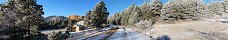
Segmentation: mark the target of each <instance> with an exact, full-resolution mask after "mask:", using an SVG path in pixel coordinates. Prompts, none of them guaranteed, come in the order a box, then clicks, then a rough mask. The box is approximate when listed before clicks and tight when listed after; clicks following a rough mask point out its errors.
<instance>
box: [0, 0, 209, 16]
mask: <svg viewBox="0 0 228 40" xmlns="http://www.w3.org/2000/svg"><path fill="white" fill-rule="evenodd" d="M99 1H100V0H65V1H63V0H37V3H38V4H40V5H43V8H44V10H43V11H44V13H45V14H44V17H47V16H51V15H57V16H66V17H67V16H69V15H85V14H86V12H87V11H88V10H92V9H93V7H94V6H95V5H96V4H97V3H98V2H99ZM103 1H104V2H105V3H106V7H107V8H108V11H109V12H110V16H111V15H113V14H115V13H117V12H121V11H123V10H124V9H126V8H127V7H128V6H130V5H131V4H132V3H134V4H136V5H141V4H142V3H143V2H144V0H103ZM161 1H162V2H163V3H166V2H167V1H168V0H161ZM208 1H209V0H208ZM208 1H207V2H208ZM4 2H6V0H0V3H4Z"/></svg>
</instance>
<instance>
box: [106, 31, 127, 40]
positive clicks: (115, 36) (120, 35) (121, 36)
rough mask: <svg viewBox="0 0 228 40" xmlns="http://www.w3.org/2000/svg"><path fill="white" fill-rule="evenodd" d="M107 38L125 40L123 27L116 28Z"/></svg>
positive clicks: (125, 35)
mask: <svg viewBox="0 0 228 40" xmlns="http://www.w3.org/2000/svg"><path fill="white" fill-rule="evenodd" d="M108 39H109V40H126V39H127V34H126V32H125V30H124V29H118V30H117V31H116V32H115V33H114V34H113V35H112V36H110V37H109V38H108Z"/></svg>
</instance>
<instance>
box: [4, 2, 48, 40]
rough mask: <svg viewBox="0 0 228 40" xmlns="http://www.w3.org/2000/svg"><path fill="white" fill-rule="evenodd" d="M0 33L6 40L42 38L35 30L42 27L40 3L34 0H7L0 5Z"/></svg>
mask: <svg viewBox="0 0 228 40" xmlns="http://www.w3.org/2000/svg"><path fill="white" fill-rule="evenodd" d="M0 10H1V11H0V14H1V15H2V16H0V17H1V18H0V26H1V28H0V31H1V32H0V35H4V36H8V38H0V39H3V40H4V39H6V40H18V39H21V40H33V39H38V40H39V39H43V38H46V37H42V34H41V33H40V32H39V31H37V30H38V28H39V27H42V25H43V24H44V20H43V17H42V15H43V14H44V12H43V11H42V10H43V8H42V5H38V4H36V0H8V2H7V3H5V4H3V5H1V6H0Z"/></svg>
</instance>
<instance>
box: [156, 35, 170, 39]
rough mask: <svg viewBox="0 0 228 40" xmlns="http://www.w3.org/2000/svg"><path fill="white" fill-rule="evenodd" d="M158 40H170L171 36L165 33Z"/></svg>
mask: <svg viewBox="0 0 228 40" xmlns="http://www.w3.org/2000/svg"><path fill="white" fill-rule="evenodd" d="M157 40H170V38H169V37H168V36H167V35H163V36H161V37H158V39H157Z"/></svg>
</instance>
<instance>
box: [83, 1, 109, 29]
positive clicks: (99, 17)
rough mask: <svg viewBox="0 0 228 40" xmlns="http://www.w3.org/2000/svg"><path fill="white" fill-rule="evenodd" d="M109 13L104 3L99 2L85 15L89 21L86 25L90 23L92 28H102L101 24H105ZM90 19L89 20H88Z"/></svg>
mask: <svg viewBox="0 0 228 40" xmlns="http://www.w3.org/2000/svg"><path fill="white" fill-rule="evenodd" d="M108 15H109V12H108V10H107V8H106V7H105V3H104V2H103V1H100V2H99V3H98V4H97V5H96V6H95V7H94V9H93V10H92V11H89V12H88V15H86V17H87V19H88V20H89V21H88V22H87V23H91V24H89V25H91V26H92V27H97V28H103V25H102V24H107V19H108ZM89 18H90V19H89Z"/></svg>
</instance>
